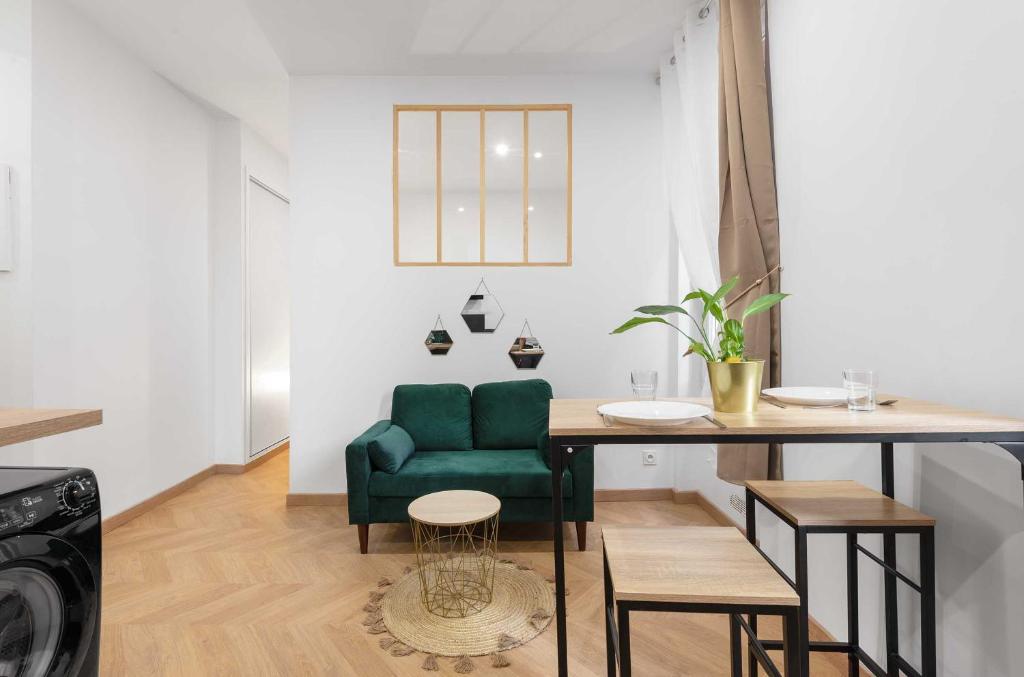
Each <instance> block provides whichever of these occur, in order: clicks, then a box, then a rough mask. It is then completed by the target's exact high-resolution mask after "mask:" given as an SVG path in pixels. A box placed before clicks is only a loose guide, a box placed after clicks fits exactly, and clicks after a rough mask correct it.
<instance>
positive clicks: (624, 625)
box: [601, 545, 807, 677]
mask: <svg viewBox="0 0 1024 677" xmlns="http://www.w3.org/2000/svg"><path fill="white" fill-rule="evenodd" d="M601 550H602V559H603V560H604V607H605V613H604V620H605V624H604V629H605V630H604V631H605V648H606V651H607V653H608V677H615V675H616V657H618V674H619V675H620V677H631V675H632V668H631V666H630V652H629V612H630V611H676V612H680V613H690V614H728V615H729V659H730V665H731V673H730V674H731V675H732V677H742V676H743V651H742V648H741V645H740V630H741V629H742V630H743V631H744V632H745V633H746V634H747V639H748V647H749V649H748V651H749V655H750V660H751V664H752V665H756V664H757V663H760V664H761V666H762V667H763V668H764V669H765V672H767V673H768V674H769V675H771V676H772V677H783V676H782V673H780V672H779V669H778V668H777V667H775V663H773V662H772V659H771V657H769V656H768V652H767V651H766V649H767V648H775V649H782V651H783V655H784V658H783V662H784V664H785V667H786V672H785V677H801V676H803V677H806V675H807V673H806V672H800V670H801V667H800V652H799V626H800V607H796V606H785V605H774V604H702V603H700V602H641V601H624V600H619V602H618V603H617V604H616V602H615V590H614V588H613V587H612V577H611V572H610V571H609V569H608V553H607V551H605V549H604V545H602V546H601ZM616 606H618V609H617V611H618V624H616ZM742 614H750V617H751V618H756V617H757V614H761V615H769V616H771V615H775V616H782V619H783V623H782V641H781V642H780V641H776V642H774V644H775V646H773V647H768V646H767V643H765V642H762V641H760V640H759V639H758V638H757V633H756V632H755V631H754V630H753V628H751V626H750V625H749V624H748V623H747V621H746V620H744V619H743V616H742Z"/></svg>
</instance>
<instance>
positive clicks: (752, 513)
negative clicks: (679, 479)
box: [747, 487, 758, 677]
mask: <svg viewBox="0 0 1024 677" xmlns="http://www.w3.org/2000/svg"><path fill="white" fill-rule="evenodd" d="M747 540H748V541H750V543H751V544H752V545H753V546H754V547H755V548H756V547H757V499H756V498H755V497H754V492H753V491H751V490H750V487H747ZM747 625H749V626H750V631H751V632H752V633H753V634H755V635H756V634H757V614H748V615H747ZM757 668H758V664H757V656H756V655H755V654H754V649H753V646H752V645H751V644H747V674H748V675H749V676H750V677H757Z"/></svg>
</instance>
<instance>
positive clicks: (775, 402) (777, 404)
mask: <svg viewBox="0 0 1024 677" xmlns="http://www.w3.org/2000/svg"><path fill="white" fill-rule="evenodd" d="M761 401H762V402H767V403H768V404H770V405H772V406H773V407H778V408H779V409H785V408H786V405H784V404H783V403H782V402H779V401H778V400H777V399H775V398H774V397H768V396H767V395H761Z"/></svg>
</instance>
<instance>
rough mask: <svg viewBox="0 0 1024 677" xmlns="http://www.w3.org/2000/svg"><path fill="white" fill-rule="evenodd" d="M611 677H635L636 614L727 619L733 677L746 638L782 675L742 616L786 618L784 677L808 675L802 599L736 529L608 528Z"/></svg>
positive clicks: (738, 674)
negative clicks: (802, 652)
mask: <svg viewBox="0 0 1024 677" xmlns="http://www.w3.org/2000/svg"><path fill="white" fill-rule="evenodd" d="M602 537H603V538H602V540H603V541H604V604H605V647H606V652H607V659H608V675H609V677H614V676H615V675H616V673H618V675H619V676H620V677H631V674H632V667H631V665H630V638H629V615H630V612H638V611H674V612H680V613H696V614H726V615H727V616H728V617H729V662H730V668H731V669H730V672H729V674H730V675H732V677H742V674H743V658H742V648H741V638H740V636H741V634H742V633H746V635H747V637H748V639H749V642H748V651H750V652H751V656H753V658H752V659H751V660H755V661H756V662H757V663H758V664H759V665H761V666H763V667H764V668H765V670H766V671H767V672H768V673H769V674H772V675H776V676H779V675H781V672H780V670H779V669H778V667H777V666H776V664H775V663H774V661H773V660H772V658H771V657H770V656H769V655H768V652H767V651H766V650H765V646H764V644H762V643H761V641H760V640H759V639H758V638H757V635H756V633H755V632H754V630H753V628H751V626H750V625H749V624H748V623H747V622H746V621H744V620H743V619H742V617H741V616H742V614H750V615H754V614H772V615H778V616H781V617H782V620H783V630H782V633H783V639H782V642H780V643H779V644H780V646H779V648H781V649H782V650H783V663H784V665H785V675H786V677H804V676H803V675H802V673H801V667H800V656H799V654H798V652H797V647H798V646H799V634H800V596H799V595H798V594H797V593H796V591H795V590H794V589H793V588H792V586H790V585H789V584H788V583H787V582H786V580H785V579H784V578H783V577H782V576H781V575H780V574H779V573H778V572H776V571H775V569H774V568H773V567H772V565H771V564H770V563H769V562H768V560H767V559H765V558H764V557H763V556H762V555H761V553H759V552H758V551H757V548H756V547H755V546H754V545H752V544H751V543H749V542H747V540H746V539H745V538H744V537H743V535H742V534H741V533H740V531H739V530H738V529H736V528H734V527H632V526H612V527H604V529H602Z"/></svg>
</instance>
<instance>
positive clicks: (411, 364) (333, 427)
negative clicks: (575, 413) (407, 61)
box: [291, 76, 672, 492]
mask: <svg viewBox="0 0 1024 677" xmlns="http://www.w3.org/2000/svg"><path fill="white" fill-rule="evenodd" d="M291 100H292V127H291V169H292V173H291V193H292V211H291V220H292V224H293V226H292V233H293V239H292V252H291V256H292V420H291V423H292V453H291V491H293V492H341V491H345V488H346V482H345V467H344V449H345V445H346V444H347V443H348V442H349V441H350V440H351V439H352V438H354V437H355V436H357V435H358V434H359V433H361V432H362V431H363V430H364V429H365V428H366V427H368V426H369V425H370V424H371V423H372V422H373V421H375V420H377V419H379V418H382V417H385V416H387V415H388V413H389V409H390V397H391V389H392V388H393V387H394V386H395V385H396V384H399V383H415V382H461V383H465V384H467V385H468V386H470V387H472V386H473V385H475V384H477V383H479V382H484V381H492V380H504V379H515V378H528V377H541V378H545V379H547V380H548V381H550V382H551V384H552V387H553V388H554V391H555V394H556V395H557V396H559V397H589V396H594V395H595V394H605V395H608V396H624V397H628V395H629V386H628V378H629V370H630V369H635V368H643V367H645V366H649V367H653V368H656V369H659V370H660V371H661V372H662V374H663V375H667V348H666V342H667V341H668V332H665V331H658V330H657V329H658V328H651V329H650V330H649V331H643V330H638V331H636V332H633V333H630V334H625V335H622V336H609V335H608V331H609V330H611V329H612V328H614V327H615V326H617V325H618V324H619V323H621V322H622V321H623V320H625V319H626V318H627V317H629V312H630V310H631V309H632V308H634V307H636V306H637V305H640V304H643V303H654V302H660V300H661V299H664V298H665V297H666V294H667V289H668V275H667V270H668V247H667V245H668V221H667V216H666V208H665V203H664V196H663V186H662V184H661V175H660V167H661V161H660V152H661V151H660V131H659V129H660V115H661V114H660V104H659V101H658V89H657V86H656V85H655V83H654V80H653V77H648V76H644V77H640V76H637V77H606V78H601V77H581V76H576V77H554V76H552V77H513V78H397V77H396V78H386V77H381V78H345V77H299V78H293V80H292V91H291ZM467 102H471V103H479V102H485V103H539V102H568V103H572V104H573V106H574V110H573V133H574V148H573V162H574V167H573V180H574V195H573V218H574V224H573V242H574V250H575V251H574V258H573V261H574V263H573V266H572V267H571V268H543V269H535V268H445V267H442V268H396V267H393V266H392V264H391V256H392V250H391V247H392V238H391V216H392V215H391V133H392V129H391V107H392V105H393V104H396V103H467ZM481 276H483V277H485V278H486V280H487V284H488V286H489V287H490V289H491V290H492V291H493V292H494V293H495V295H496V296H497V297H498V299H499V300H500V302H501V303H502V305H503V306H504V308H505V312H506V316H505V319H504V320H503V321H502V323H501V326H500V327H499V328H498V331H497V332H496V333H494V334H493V335H483V336H482V335H471V334H469V332H468V330H467V329H466V327H465V324H464V323H463V322H462V320H461V318H460V317H459V311H460V310H461V308H462V305H463V303H464V302H465V300H466V297H467V296H468V295H469V294H470V293H471V292H472V291H473V290H474V288H475V287H476V285H477V283H478V282H479V280H480V277H481ZM438 313H441V315H442V317H443V319H444V323H445V326H446V327H447V328H448V330H449V331H450V332H451V333H452V335H453V337H454V339H455V346H454V348H453V349H452V351H451V352H450V353H449V354H448V355H447V356H446V357H435V356H431V355H430V354H429V353H428V352H427V350H426V348H425V347H424V346H423V339H424V338H426V336H427V333H428V331H429V330H430V328H431V327H432V326H433V324H434V319H435V317H436V316H437V314H438ZM524 317H528V318H529V320H530V325H531V327H532V328H533V330H534V332H535V334H536V336H537V337H538V338H539V339H540V341H541V343H542V344H543V345H544V348H545V351H546V355H545V357H544V359H543V361H542V362H541V364H540V367H539V369H537V370H536V372H530V371H516V370H515V368H514V367H513V365H512V363H511V360H509V358H508V356H507V354H506V353H507V351H508V347H509V346H510V345H511V343H512V340H513V338H514V337H515V336H517V335H518V332H519V329H520V327H521V326H522V323H523V319H524ZM671 463H672V461H671V458H670V457H669V456H668V455H666V454H663V455H662V457H661V462H660V464H659V465H657V466H654V467H647V468H645V467H643V466H642V465H641V462H640V450H638V449H636V448H621V447H618V448H617V447H606V448H602V449H601V450H599V452H598V456H597V468H596V481H597V486H598V487H670V486H672V464H671Z"/></svg>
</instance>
